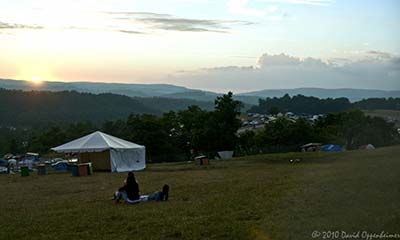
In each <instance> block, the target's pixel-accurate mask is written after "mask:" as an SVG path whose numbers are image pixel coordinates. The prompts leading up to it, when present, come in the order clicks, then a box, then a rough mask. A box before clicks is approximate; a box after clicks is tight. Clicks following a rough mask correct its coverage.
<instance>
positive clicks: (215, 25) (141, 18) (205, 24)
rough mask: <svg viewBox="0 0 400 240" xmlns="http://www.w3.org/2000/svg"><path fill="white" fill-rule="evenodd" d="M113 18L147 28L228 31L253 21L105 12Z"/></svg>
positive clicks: (147, 13)
mask: <svg viewBox="0 0 400 240" xmlns="http://www.w3.org/2000/svg"><path fill="white" fill-rule="evenodd" d="M105 13H107V14H110V15H113V19H116V20H123V21H128V22H131V24H135V23H136V24H137V23H140V24H144V25H145V26H146V28H149V29H157V30H167V31H181V32H216V33H227V32H229V30H230V29H232V27H233V26H235V25H251V24H254V23H253V22H249V21H240V20H213V19H191V18H178V17H175V16H173V15H170V14H163V13H152V12H105Z"/></svg>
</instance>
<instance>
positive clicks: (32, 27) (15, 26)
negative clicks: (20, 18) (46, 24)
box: [0, 22, 43, 29]
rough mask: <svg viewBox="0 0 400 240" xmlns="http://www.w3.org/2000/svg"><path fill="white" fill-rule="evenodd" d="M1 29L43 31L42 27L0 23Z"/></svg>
mask: <svg viewBox="0 0 400 240" xmlns="http://www.w3.org/2000/svg"><path fill="white" fill-rule="evenodd" d="M0 29H43V27H42V26H37V25H25V24H17V23H5V22H0Z"/></svg>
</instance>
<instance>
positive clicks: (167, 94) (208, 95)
mask: <svg viewBox="0 0 400 240" xmlns="http://www.w3.org/2000/svg"><path fill="white" fill-rule="evenodd" d="M0 88H4V89H16V90H24V91H31V90H40V91H77V92H86V93H95V94H99V93H113V94H120V95H126V96H129V97H161V98H169V99H190V100H194V101H200V102H208V103H209V102H214V100H215V98H216V97H218V96H221V95H222V93H216V92H211V91H203V90H197V89H190V88H186V87H182V86H176V85H171V84H134V83H102V82H42V83H41V84H40V85H35V84H33V83H32V82H30V81H24V80H11V79H0ZM286 93H287V94H289V95H291V96H295V95H298V94H301V95H304V96H314V97H318V98H340V97H345V98H348V99H349V100H350V101H352V102H354V101H359V100H362V99H366V98H389V97H400V90H394V91H385V90H373V89H351V88H342V89H325V88H294V89H265V90H260V91H253V92H246V93H240V94H235V96H234V97H235V99H237V100H240V101H242V102H243V103H245V104H247V105H254V104H258V99H259V98H267V97H282V96H283V95H285V94H286Z"/></svg>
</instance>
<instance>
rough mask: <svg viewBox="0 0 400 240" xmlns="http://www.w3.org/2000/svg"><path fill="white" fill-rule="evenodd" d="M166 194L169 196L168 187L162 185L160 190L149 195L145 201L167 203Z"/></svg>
mask: <svg viewBox="0 0 400 240" xmlns="http://www.w3.org/2000/svg"><path fill="white" fill-rule="evenodd" d="M168 194H169V186H168V184H164V186H163V188H162V190H161V191H158V192H155V193H152V194H150V195H149V196H148V197H147V201H157V202H159V201H167V200H168Z"/></svg>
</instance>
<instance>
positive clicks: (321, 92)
mask: <svg viewBox="0 0 400 240" xmlns="http://www.w3.org/2000/svg"><path fill="white" fill-rule="evenodd" d="M286 93H287V94H289V95H290V96H295V95H298V94H300V95H304V96H313V97H317V98H342V97H345V98H348V99H349V100H350V101H351V102H355V101H359V100H362V99H367V98H389V97H393V98H399V97H400V90H394V91H386V90H375V89H353V88H338V89H326V88H294V89H265V90H261V91H254V92H247V93H242V94H240V95H241V96H257V97H261V98H266V97H282V96H283V95H285V94H286Z"/></svg>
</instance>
